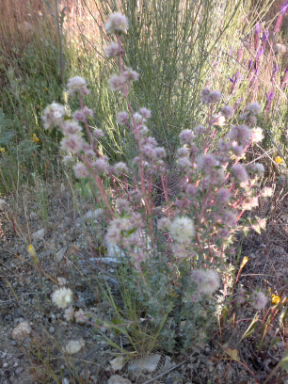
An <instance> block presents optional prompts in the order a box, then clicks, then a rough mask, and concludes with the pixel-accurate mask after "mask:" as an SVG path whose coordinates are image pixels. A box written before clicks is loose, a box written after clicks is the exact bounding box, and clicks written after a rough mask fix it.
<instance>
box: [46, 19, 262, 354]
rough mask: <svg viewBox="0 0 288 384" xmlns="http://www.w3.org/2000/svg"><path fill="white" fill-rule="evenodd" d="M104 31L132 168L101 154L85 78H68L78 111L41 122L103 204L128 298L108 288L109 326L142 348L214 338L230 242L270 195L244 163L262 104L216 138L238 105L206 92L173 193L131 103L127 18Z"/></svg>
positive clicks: (54, 108)
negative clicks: (56, 135)
mask: <svg viewBox="0 0 288 384" xmlns="http://www.w3.org/2000/svg"><path fill="white" fill-rule="evenodd" d="M106 28H107V32H109V33H111V34H113V36H115V41H114V42H112V43H111V44H110V45H109V46H108V47H107V49H106V54H108V56H109V57H110V58H111V57H112V58H113V59H114V60H115V63H116V64H117V65H118V72H117V73H115V74H114V75H112V76H111V77H110V79H109V85H110V88H111V90H112V91H114V92H116V93H117V95H118V97H123V98H124V99H125V101H126V104H127V106H128V108H127V111H121V112H119V113H118V114H117V122H118V124H120V125H123V126H125V127H126V129H127V130H129V131H130V133H131V135H132V136H133V138H134V143H135V147H136V151H137V156H135V157H134V159H133V160H132V161H131V162H130V163H128V164H126V163H123V162H118V163H115V164H110V162H109V159H108V157H106V156H105V155H104V154H102V150H101V147H100V142H101V139H102V138H103V135H104V133H103V131H101V130H99V129H95V128H93V127H92V126H91V125H90V124H89V119H91V116H92V114H93V113H92V111H91V109H89V108H88V107H87V106H86V105H85V103H84V99H85V97H86V95H87V94H88V93H89V89H88V86H87V83H86V81H85V79H84V78H82V77H79V76H76V77H73V78H71V79H70V80H69V81H68V84H67V92H68V94H69V97H71V98H75V97H78V100H79V109H78V110H76V111H75V112H69V109H68V108H65V107H64V106H62V105H60V104H57V103H52V104H51V105H49V106H48V107H47V108H46V109H45V110H44V112H43V116H42V119H43V122H44V127H45V129H46V130H53V129H54V128H55V127H57V128H58V129H60V132H61V133H62V135H63V138H62V140H61V150H62V151H63V152H64V154H65V157H64V159H65V162H66V163H67V162H70V163H71V164H72V166H73V169H74V173H75V177H76V178H77V179H80V180H81V179H83V180H84V181H88V182H90V183H92V185H93V186H94V187H95V188H96V189H97V197H98V203H99V207H101V208H103V211H101V215H102V225H103V227H105V228H106V236H105V242H106V246H107V249H108V254H109V255H110V257H113V258H115V259H116V260H118V261H119V263H120V266H119V283H120V296H121V298H120V297H119V296H117V295H116V296H113V294H112V293H111V290H110V288H109V287H107V291H106V296H107V298H108V300H109V302H110V304H111V305H112V308H113V310H114V311H115V317H116V320H115V321H114V323H113V322H112V323H110V324H108V323H107V322H106V323H105V324H106V326H109V327H111V328H112V329H114V330H115V331H117V332H119V330H120V332H122V333H123V334H124V335H125V337H127V338H128V340H129V343H130V344H131V345H132V346H133V348H134V349H135V350H136V351H137V352H138V353H144V352H148V351H151V350H153V349H155V348H156V347H161V348H165V349H166V350H170V351H172V350H173V349H174V350H175V348H178V349H181V350H182V349H185V350H189V349H191V346H192V345H195V343H197V342H202V341H203V340H204V339H205V338H206V337H207V336H208V337H211V332H213V330H214V327H213V325H215V322H216V317H215V316H216V304H217V303H216V296H215V293H216V292H217V291H218V290H219V288H220V287H221V285H222V282H221V274H222V272H224V271H225V268H226V263H227V261H228V260H229V259H231V257H233V253H232V251H231V248H230V246H231V244H233V242H234V241H235V239H236V236H237V235H238V234H239V233H240V232H243V231H244V232H245V231H247V230H248V229H249V228H251V226H252V225H253V224H255V222H256V221H257V218H256V219H253V218H251V217H250V215H245V212H247V211H251V210H252V209H253V208H255V207H257V205H258V199H259V197H260V196H261V195H262V194H264V193H266V192H267V191H266V192H264V191H260V190H259V182H260V181H261V178H262V176H263V174H264V172H265V168H264V166H263V165H262V164H260V163H255V162H253V161H251V162H250V163H248V164H247V162H246V154H247V152H248V151H249V149H250V148H251V146H252V145H253V144H255V143H258V142H260V141H261V140H262V139H263V133H262V130H261V128H259V127H258V128H257V127H255V123H256V121H257V115H258V114H259V112H260V110H261V107H260V106H259V105H258V104H257V103H252V104H249V105H248V106H247V107H246V109H245V110H244V111H243V116H242V124H241V125H236V126H235V125H232V127H231V128H230V130H228V133H226V134H222V135H221V134H220V137H219V126H220V127H221V126H222V125H223V124H225V122H227V124H228V125H229V124H230V123H229V120H230V119H231V118H232V117H233V109H232V108H231V107H229V106H227V105H226V106H224V107H223V106H221V101H222V94H221V93H220V92H218V91H213V90H210V89H208V88H206V89H204V90H203V91H202V102H203V104H204V108H206V119H205V121H204V125H198V126H196V127H194V128H193V129H184V130H182V132H181V133H180V135H179V140H180V144H181V146H180V148H179V149H178V151H177V156H176V160H175V162H176V164H175V169H177V184H178V185H177V189H176V190H170V189H169V186H168V183H167V180H168V178H169V176H170V172H169V167H168V166H167V163H166V162H165V158H166V157H167V154H166V151H165V149H164V148H163V147H162V146H160V145H159V144H158V142H157V140H156V139H155V138H154V137H153V136H150V133H149V129H148V123H149V119H150V118H151V116H152V114H153V112H151V111H150V110H149V109H147V108H146V107H140V108H138V109H137V110H134V109H133V107H132V104H134V103H135V102H133V94H131V93H130V91H131V89H132V86H133V84H134V83H135V82H137V81H138V80H139V78H140V75H139V74H138V73H137V72H136V71H134V70H133V69H132V68H130V67H128V66H127V65H126V64H125V45H124V41H125V33H126V31H127V28H128V21H127V19H126V18H125V16H123V15H121V14H115V13H114V14H112V15H111V16H110V18H109V20H108V23H107V24H106ZM131 95H132V100H131ZM262 224H263V223H262ZM262 226H263V225H262ZM262 296H263V297H262ZM262 296H261V299H262V302H264V299H263V298H264V295H263V294H262ZM257 297H260V296H259V295H258V296H257ZM141 318H142V320H140V319H141ZM119 324H120V325H119ZM113 345H114V346H115V343H114V344H113ZM119 349H120V350H123V348H121V347H120V346H119Z"/></svg>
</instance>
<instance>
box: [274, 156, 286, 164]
mask: <svg viewBox="0 0 288 384" xmlns="http://www.w3.org/2000/svg"><path fill="white" fill-rule="evenodd" d="M274 160H275V162H276V163H277V164H284V159H283V157H281V156H276V157H275V159H274Z"/></svg>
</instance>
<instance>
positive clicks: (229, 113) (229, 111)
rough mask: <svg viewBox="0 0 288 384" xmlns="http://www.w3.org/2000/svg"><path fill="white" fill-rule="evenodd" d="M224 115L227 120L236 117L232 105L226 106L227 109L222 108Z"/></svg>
mask: <svg viewBox="0 0 288 384" xmlns="http://www.w3.org/2000/svg"><path fill="white" fill-rule="evenodd" d="M221 112H222V114H223V115H224V116H225V117H226V119H227V120H228V119H231V117H233V115H234V110H233V108H232V107H231V106H230V105H225V107H223V108H222V111H221Z"/></svg>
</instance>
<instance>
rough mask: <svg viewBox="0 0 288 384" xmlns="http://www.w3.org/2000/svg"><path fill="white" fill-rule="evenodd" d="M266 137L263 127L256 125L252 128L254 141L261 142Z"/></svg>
mask: <svg viewBox="0 0 288 384" xmlns="http://www.w3.org/2000/svg"><path fill="white" fill-rule="evenodd" d="M263 139H264V134H263V129H262V128H260V127H256V128H253V129H252V142H253V143H260V142H261V141H262V140H263Z"/></svg>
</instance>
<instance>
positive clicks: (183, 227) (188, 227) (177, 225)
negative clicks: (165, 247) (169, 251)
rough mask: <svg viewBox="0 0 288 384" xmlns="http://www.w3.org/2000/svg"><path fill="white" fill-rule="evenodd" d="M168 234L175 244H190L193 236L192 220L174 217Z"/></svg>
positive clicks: (185, 217) (184, 217)
mask: <svg viewBox="0 0 288 384" xmlns="http://www.w3.org/2000/svg"><path fill="white" fill-rule="evenodd" d="M169 232H170V234H171V236H172V237H173V239H174V240H175V241H176V242H177V243H181V244H187V243H190V242H191V240H192V239H193V237H194V235H195V228H194V223H193V220H192V219H190V218H189V217H187V216H180V217H176V218H175V219H174V220H173V221H172V223H171V225H170V228H169Z"/></svg>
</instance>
